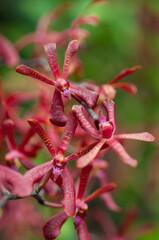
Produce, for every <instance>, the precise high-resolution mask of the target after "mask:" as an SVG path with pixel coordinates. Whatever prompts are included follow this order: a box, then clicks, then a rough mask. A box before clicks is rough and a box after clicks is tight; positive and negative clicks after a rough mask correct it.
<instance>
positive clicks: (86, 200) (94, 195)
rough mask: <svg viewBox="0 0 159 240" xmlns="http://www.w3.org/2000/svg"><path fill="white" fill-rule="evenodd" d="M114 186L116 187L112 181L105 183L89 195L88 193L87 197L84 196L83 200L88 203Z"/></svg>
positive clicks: (111, 189)
mask: <svg viewBox="0 0 159 240" xmlns="http://www.w3.org/2000/svg"><path fill="white" fill-rule="evenodd" d="M115 188H116V185H115V184H114V183H109V184H106V185H105V186H103V187H101V188H99V189H98V190H96V191H95V192H93V193H92V194H91V195H89V196H88V197H87V198H85V200H84V202H85V203H88V202H90V201H92V200H93V199H95V198H97V197H98V196H100V195H101V194H103V193H105V192H110V191H113V190H114V189H115Z"/></svg>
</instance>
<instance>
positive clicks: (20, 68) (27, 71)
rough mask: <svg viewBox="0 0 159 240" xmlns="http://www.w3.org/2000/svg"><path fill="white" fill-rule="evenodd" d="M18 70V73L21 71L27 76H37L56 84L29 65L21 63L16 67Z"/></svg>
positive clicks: (43, 80) (41, 79) (48, 82)
mask: <svg viewBox="0 0 159 240" xmlns="http://www.w3.org/2000/svg"><path fill="white" fill-rule="evenodd" d="M16 72H17V73H20V74H22V75H25V76H28V77H32V78H35V79H38V80H40V81H42V82H44V83H47V84H49V85H53V86H54V85H55V83H54V81H53V80H51V79H49V78H47V77H45V76H44V75H42V74H41V73H39V72H37V71H35V70H34V69H32V68H30V67H27V66H25V65H19V66H18V67H17V68H16Z"/></svg>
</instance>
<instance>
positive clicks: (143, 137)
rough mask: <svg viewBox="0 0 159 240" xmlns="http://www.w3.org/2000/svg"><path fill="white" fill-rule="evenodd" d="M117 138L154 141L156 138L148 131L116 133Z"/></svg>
mask: <svg viewBox="0 0 159 240" xmlns="http://www.w3.org/2000/svg"><path fill="white" fill-rule="evenodd" d="M114 138H116V139H135V140H140V141H145V142H153V141H154V140H155V138H154V137H153V136H152V135H151V134H150V133H148V132H142V133H125V134H115V135H114Z"/></svg>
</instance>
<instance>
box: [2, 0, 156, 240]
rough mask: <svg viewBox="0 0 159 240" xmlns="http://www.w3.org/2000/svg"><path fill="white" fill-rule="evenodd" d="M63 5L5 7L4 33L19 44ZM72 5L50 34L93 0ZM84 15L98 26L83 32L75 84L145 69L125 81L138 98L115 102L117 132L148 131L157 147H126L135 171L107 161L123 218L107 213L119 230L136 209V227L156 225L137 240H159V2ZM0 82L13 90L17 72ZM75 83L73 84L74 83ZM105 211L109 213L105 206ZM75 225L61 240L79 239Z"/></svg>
mask: <svg viewBox="0 0 159 240" xmlns="http://www.w3.org/2000/svg"><path fill="white" fill-rule="evenodd" d="M62 2H63V1H59V0H46V1H45V0H28V1H21V0H14V1H13V0H6V1H2V2H1V4H0V32H1V33H2V34H3V35H4V36H6V37H7V38H8V39H9V40H10V41H11V42H13V43H15V42H16V41H17V40H18V39H19V38H21V37H22V36H23V35H25V34H28V33H30V32H34V31H35V29H36V24H37V21H38V20H39V18H40V17H41V16H42V15H43V14H45V13H47V12H48V11H50V10H51V9H53V8H55V7H57V6H59V5H60V3H62ZM65 2H66V1H65ZM68 2H70V3H71V7H70V9H68V10H67V11H65V12H64V13H63V14H62V16H61V17H60V18H59V19H58V20H57V21H56V22H55V24H54V26H53V28H52V29H54V30H57V31H62V30H64V29H66V28H69V27H70V25H71V23H72V21H73V20H74V19H75V18H76V17H77V16H78V15H79V14H80V13H81V12H82V11H83V10H84V9H85V7H86V6H87V4H88V3H89V2H90V0H89V1H88V0H76V1H73V0H72V1H68ZM86 14H97V15H98V16H99V19H100V22H99V25H98V26H96V27H94V26H89V25H87V26H84V27H83V28H84V29H87V30H88V31H89V32H90V37H89V38H88V39H87V40H86V44H85V46H84V48H81V49H80V50H79V51H78V55H79V57H80V59H81V60H82V63H83V67H84V75H83V76H82V77H81V78H76V80H83V79H91V80H93V81H94V82H96V83H97V84H98V85H100V84H101V83H106V82H108V81H110V80H111V79H112V78H114V77H115V76H116V75H117V74H118V73H119V72H120V71H121V70H123V69H125V68H129V67H133V66H135V65H141V66H142V69H141V70H139V71H137V72H136V73H135V74H133V75H131V76H129V77H127V78H126V79H124V80H123V81H130V82H132V83H134V84H135V85H136V86H137V88H138V92H137V94H136V95H135V96H130V95H127V94H126V93H123V92H122V91H120V90H119V91H118V92H117V96H116V99H115V102H116V121H117V130H118V129H119V131H120V129H122V131H123V132H141V131H149V132H151V133H152V134H153V135H154V136H155V138H156V141H155V143H152V144H151V143H139V142H137V143H136V142H135V143H134V142H133V143H132V144H131V143H130V144H131V145H130V144H129V143H128V145H127V150H128V152H129V153H130V155H132V156H133V157H134V158H136V159H138V167H137V169H130V167H127V166H123V163H120V161H119V159H117V160H116V156H115V154H114V155H113V160H112V159H111V161H109V162H110V164H109V165H110V166H109V169H108V174H109V178H110V180H111V181H114V182H116V183H117V186H118V187H117V190H115V192H114V194H113V196H114V198H115V201H116V202H117V203H118V205H119V206H121V207H122V208H123V211H122V212H121V213H111V212H110V211H109V214H110V215H111V216H112V218H113V219H114V221H115V223H116V225H117V226H119V225H120V223H121V221H122V218H123V216H124V213H125V211H126V209H127V208H129V207H131V206H137V208H138V210H139V218H138V221H137V222H136V225H138V224H141V223H146V222H151V223H154V225H155V229H154V231H152V233H149V234H146V235H144V236H142V237H140V238H138V239H139V240H143V239H144V240H149V239H159V174H158V172H159V163H158V161H159V159H158V156H159V152H158V143H159V136H158V134H159V125H158V122H159V110H158V108H159V107H158V101H159V1H157V0H151V1H148V0H147V1H146V0H142V1H141V0H112V1H111V0H110V1H107V2H106V3H102V4H99V5H94V6H92V7H91V8H90V9H88V11H86ZM31 50H32V46H28V47H27V48H26V49H24V50H23V51H22V52H21V57H22V58H26V59H27V58H29V57H30V53H31ZM58 52H59V58H61V59H62V57H63V53H64V50H63V49H62V50H60V49H58ZM60 55H61V56H60ZM61 62H62V60H61ZM0 76H1V77H2V79H3V81H4V85H6V90H7V87H9V88H10V89H11V88H12V87H13V89H15V83H14V80H13V79H15V81H16V77H17V75H16V73H15V69H8V68H6V67H4V66H3V67H1V69H0ZM10 76H12V81H10ZM18 77H19V76H18ZM71 79H72V80H73V77H72V78H71ZM16 87H17V88H18V86H16ZM111 158H112V155H111ZM108 160H109V156H108ZM94 206H95V205H94V204H92V205H91V204H90V209H91V210H92V209H93V207H94ZM103 208H104V209H105V207H104V206H103ZM42 211H46V210H42ZM105 211H107V210H106V209H105ZM45 213H46V219H48V215H51V214H50V210H49V211H48V213H47V212H45ZM88 219H89V223H88V226H89V229H90V231H91V232H93V224H94V223H93V221H91V216H89V214H88ZM72 224H73V223H72V220H71V219H70V220H69V221H68V222H67V223H66V224H65V225H64V227H63V235H62V236H60V237H59V238H58V239H63V240H66V239H72V240H73V239H76V233H75V232H72V229H73V227H70V226H71V225H72ZM30 239H35V238H34V237H33V238H30ZM38 239H39V238H38ZM92 239H96V238H95V237H94V238H92Z"/></svg>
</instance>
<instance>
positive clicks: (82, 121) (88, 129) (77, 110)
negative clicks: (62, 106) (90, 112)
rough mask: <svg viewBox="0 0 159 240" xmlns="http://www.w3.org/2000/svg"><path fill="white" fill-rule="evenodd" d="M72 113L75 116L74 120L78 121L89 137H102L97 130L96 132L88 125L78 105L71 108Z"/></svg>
mask: <svg viewBox="0 0 159 240" xmlns="http://www.w3.org/2000/svg"><path fill="white" fill-rule="evenodd" d="M72 110H73V113H74V114H75V116H76V118H77V119H78V121H79V123H80V126H81V127H82V128H83V129H84V130H85V131H86V132H87V133H88V134H90V135H91V136H93V137H95V138H99V139H100V138H101V137H102V135H101V134H100V132H99V131H98V130H96V129H95V128H94V127H92V125H91V124H90V123H89V121H88V120H87V119H86V117H85V116H84V113H83V109H82V106H80V105H74V106H73V108H72Z"/></svg>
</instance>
